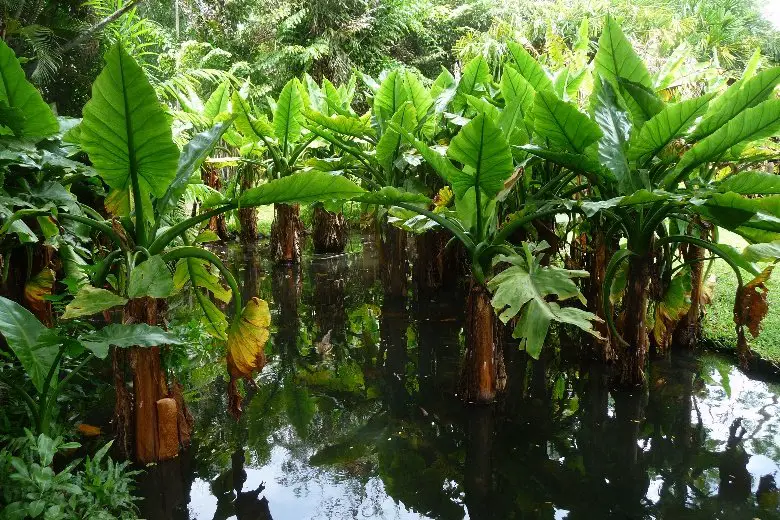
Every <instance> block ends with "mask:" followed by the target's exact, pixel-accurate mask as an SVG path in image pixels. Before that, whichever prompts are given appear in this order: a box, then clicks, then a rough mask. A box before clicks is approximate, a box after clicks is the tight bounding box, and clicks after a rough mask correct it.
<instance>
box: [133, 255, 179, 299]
mask: <svg viewBox="0 0 780 520" xmlns="http://www.w3.org/2000/svg"><path fill="white" fill-rule="evenodd" d="M171 294H173V276H172V275H171V271H170V269H168V265H167V264H166V263H165V260H163V259H162V257H161V256H159V255H154V256H152V257H150V258H148V259H147V260H146V261H145V262H142V263H140V264H138V265H137V266H135V267H134V268H133V270H132V271H130V280H129V281H128V284H127V296H128V297H129V298H142V297H144V296H150V297H152V298H167V297H168V296H170V295H171Z"/></svg>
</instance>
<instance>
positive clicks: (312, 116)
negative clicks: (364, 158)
mask: <svg viewBox="0 0 780 520" xmlns="http://www.w3.org/2000/svg"><path fill="white" fill-rule="evenodd" d="M304 114H305V116H306V118H307V119H309V120H311V121H313V122H314V123H317V124H318V125H320V126H323V127H324V128H327V129H328V130H332V131H334V132H336V133H339V134H343V135H348V136H351V137H358V138H365V137H374V136H375V132H374V129H373V128H371V127H370V126H369V125H368V123H367V122H366V121H364V120H362V119H360V118H358V117H352V116H343V115H341V114H335V115H332V116H326V115H325V114H322V113H320V112H315V111H313V110H306V111H305V112H304Z"/></svg>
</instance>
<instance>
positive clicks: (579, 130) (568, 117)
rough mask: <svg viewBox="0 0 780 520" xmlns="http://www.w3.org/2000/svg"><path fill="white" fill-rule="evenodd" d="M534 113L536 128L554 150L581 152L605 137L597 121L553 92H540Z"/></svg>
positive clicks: (537, 95) (535, 101)
mask: <svg viewBox="0 0 780 520" xmlns="http://www.w3.org/2000/svg"><path fill="white" fill-rule="evenodd" d="M533 114H534V130H535V131H536V133H537V134H538V135H539V137H541V138H542V141H543V143H544V144H546V145H547V146H548V147H550V148H552V149H557V150H566V151H570V152H574V153H580V154H581V153H584V152H585V149H586V148H588V146H590V145H591V144H593V143H595V142H596V141H598V140H599V138H600V137H601V136H602V133H601V130H600V129H599V126H598V125H597V124H596V123H594V122H593V121H591V120H590V119H589V118H588V116H586V115H585V114H583V113H582V112H580V111H579V110H577V107H575V106H574V105H572V104H570V103H566V102H564V101H561V100H560V99H558V97H557V96H556V95H555V94H554V93H552V92H538V93H537V94H536V98H535V99H534V108H533Z"/></svg>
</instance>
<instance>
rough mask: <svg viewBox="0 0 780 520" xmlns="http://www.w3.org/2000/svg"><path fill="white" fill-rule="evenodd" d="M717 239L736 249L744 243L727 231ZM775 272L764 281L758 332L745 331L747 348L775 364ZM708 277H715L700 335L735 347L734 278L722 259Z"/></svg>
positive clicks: (778, 348) (778, 300)
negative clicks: (764, 298)
mask: <svg viewBox="0 0 780 520" xmlns="http://www.w3.org/2000/svg"><path fill="white" fill-rule="evenodd" d="M724 235H725V236H724ZM720 241H721V242H722V243H723V242H725V243H728V244H731V245H733V246H734V247H736V248H738V249H742V248H743V247H744V246H745V242H744V241H742V239H741V238H739V237H738V236H736V235H733V234H731V233H722V235H721V239H720ZM778 275H780V272H776V273H775V274H774V275H773V276H772V278H770V279H769V282H767V284H766V285H767V288H768V289H769V296H768V299H769V313H768V314H767V316H766V318H764V321H763V322H762V326H761V334H759V336H758V338H755V339H754V338H753V337H752V336H750V334H748V342H749V344H750V347H751V349H753V350H754V351H756V352H757V353H758V354H760V355H761V356H762V357H764V358H766V359H768V360H771V361H773V362H776V363H778V362H780V279H779V278H778ZM710 276H714V277H715V279H716V282H715V293H714V295H713V301H712V305H710V306H708V307H707V314H706V316H705V317H704V322H703V331H704V338H705V339H707V340H710V341H714V342H717V343H720V344H721V345H725V346H727V347H730V348H735V347H736V344H737V336H736V332H735V331H734V294H735V292H736V290H737V278H736V276H735V275H734V272H733V271H732V270H731V269H730V268H729V266H728V265H726V262H724V261H722V260H717V261H716V262H715V264H714V265H713V267H712V271H711V272H710ZM745 281H746V282H747V281H748V280H747V279H746V280H745Z"/></svg>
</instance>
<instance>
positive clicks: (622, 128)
mask: <svg viewBox="0 0 780 520" xmlns="http://www.w3.org/2000/svg"><path fill="white" fill-rule="evenodd" d="M598 82H599V83H600V88H599V89H598V93H597V94H596V106H595V107H594V111H593V116H594V118H595V120H596V123H598V126H599V128H601V132H602V137H601V139H600V140H599V159H600V160H601V164H603V165H604V166H605V167H606V168H607V169H609V170H610V171H611V172H612V174H613V175H614V176H615V178H616V179H617V181H618V188H619V190H620V192H621V193H631V192H632V191H634V190H635V189H639V188H641V187H643V186H641V184H640V182H638V179H635V178H634V177H633V176H632V175H631V169H630V168H629V166H628V159H627V155H626V152H627V148H628V140H629V137H630V135H631V121H630V119H629V116H628V112H627V111H625V110H624V109H623V107H622V105H621V104H620V101H619V99H618V95H617V92H615V89H614V87H613V86H612V84H611V83H609V82H607V81H604V80H603V79H601V78H599V80H598Z"/></svg>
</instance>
